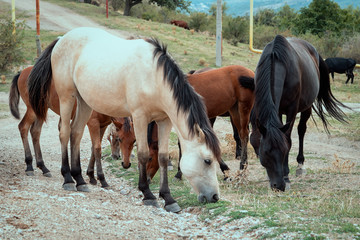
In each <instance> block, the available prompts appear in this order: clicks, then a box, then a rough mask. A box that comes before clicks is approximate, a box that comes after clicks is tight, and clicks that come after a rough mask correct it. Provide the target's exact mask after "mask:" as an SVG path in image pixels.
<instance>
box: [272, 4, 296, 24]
mask: <svg viewBox="0 0 360 240" xmlns="http://www.w3.org/2000/svg"><path fill="white" fill-rule="evenodd" d="M296 16H297V13H296V12H295V10H294V9H293V8H291V7H290V6H289V5H288V4H285V5H284V6H283V7H282V8H281V9H280V10H279V12H278V13H277V14H276V22H277V24H278V27H279V28H280V30H281V31H284V30H288V29H292V27H293V26H294V23H293V21H294V19H296Z"/></svg>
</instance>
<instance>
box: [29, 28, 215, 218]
mask: <svg viewBox="0 0 360 240" xmlns="http://www.w3.org/2000/svg"><path fill="white" fill-rule="evenodd" d="M51 84H54V85H55V88H56V91H57V93H58V95H59V99H60V116H61V128H60V142H61V149H62V167H61V173H62V175H63V176H64V185H63V187H64V189H66V190H76V189H77V190H78V191H88V188H87V186H86V183H85V181H84V179H83V177H82V175H81V166H80V140H81V137H82V135H83V131H84V127H85V125H86V122H87V120H88V119H89V116H90V114H91V111H92V109H94V110H95V111H98V112H100V113H103V114H106V115H109V116H113V117H127V116H132V118H133V123H134V129H135V136H136V141H137V148H138V160H139V163H140V164H139V172H140V175H139V185H138V187H139V189H140V190H141V191H142V192H143V194H144V199H143V201H144V204H146V205H155V206H156V205H157V201H156V198H155V196H154V195H153V194H152V192H151V191H150V189H149V185H148V182H147V177H146V163H147V161H148V160H149V149H148V145H147V126H148V123H149V122H151V121H156V122H157V124H158V129H159V163H160V170H161V172H160V174H161V175H160V176H161V180H160V193H159V195H160V197H162V198H164V200H165V208H166V209H167V210H168V211H172V212H178V211H180V207H179V206H178V204H177V203H176V201H175V200H174V199H173V198H172V196H171V195H170V189H169V187H168V177H167V165H168V160H169V154H168V145H169V134H170V131H171V128H172V125H173V126H174V128H175V130H176V132H177V134H178V137H179V139H180V142H181V147H182V152H183V155H182V160H181V170H182V172H183V174H184V176H185V177H186V178H187V179H188V180H189V182H190V184H191V185H192V187H193V188H194V190H195V192H196V193H198V200H199V201H201V202H206V201H207V202H216V201H217V200H218V199H219V186H218V181H217V177H216V164H217V163H218V162H219V161H220V147H219V141H218V139H217V137H216V135H215V133H214V131H213V130H212V128H211V126H210V124H209V121H208V118H207V115H206V109H205V106H204V104H203V101H202V99H201V97H200V96H199V95H198V94H197V93H196V92H195V91H194V89H193V88H192V87H191V86H190V85H189V83H188V82H187V80H186V76H185V75H184V74H183V72H182V71H181V70H180V68H179V66H178V65H177V64H176V63H175V61H174V60H173V59H172V57H171V56H170V55H169V54H168V52H167V50H166V46H164V45H163V44H161V43H160V42H159V41H158V40H156V39H147V40H144V39H138V40H124V39H121V38H118V37H115V36H113V35H111V34H109V33H107V32H106V31H103V30H99V29H93V28H78V29H74V30H72V31H70V32H68V33H67V34H65V35H64V36H63V37H62V38H60V39H58V40H55V41H54V42H53V43H52V44H50V45H49V46H48V47H47V49H45V51H44V52H43V54H42V55H41V56H40V58H39V59H38V61H37V62H36V64H35V66H34V68H33V70H32V72H31V74H30V76H29V84H28V88H29V95H30V102H31V105H32V107H33V108H34V111H35V113H36V114H37V115H38V117H39V118H42V119H44V118H45V117H46V110H47V102H46V97H47V91H48V89H49V86H50V85H51ZM76 100H77V104H78V105H77V106H78V107H77V111H76V116H75V118H74V120H73V121H72V122H71V124H70V117H71V111H72V108H73V106H74V104H75V101H76ZM69 139H70V146H71V167H70V166H69V161H68V153H67V144H68V142H69ZM73 179H74V180H75V181H76V188H75V186H74V181H73Z"/></svg>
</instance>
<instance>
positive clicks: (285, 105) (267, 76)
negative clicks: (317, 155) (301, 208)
mask: <svg viewBox="0 0 360 240" xmlns="http://www.w3.org/2000/svg"><path fill="white" fill-rule="evenodd" d="M339 106H341V107H345V106H344V105H343V104H342V103H340V102H339V101H338V100H336V99H335V97H334V96H333V94H332V93H331V89H330V80H329V73H328V70H327V66H326V64H325V62H324V60H323V59H322V57H321V56H320V55H319V53H317V52H316V50H315V48H314V47H313V46H312V45H311V44H310V43H308V42H306V41H303V40H300V39H297V38H289V39H286V38H284V37H283V36H280V35H278V36H276V37H275V39H274V40H273V41H272V42H270V43H269V44H268V45H267V46H266V47H265V49H264V51H263V53H262V55H261V57H260V60H259V62H258V65H257V67H256V71H255V104H254V109H253V115H252V116H251V121H252V126H255V128H256V129H255V133H256V132H257V133H256V134H258V136H260V138H255V139H254V140H256V139H257V145H258V150H257V151H256V152H257V153H258V154H259V157H260V162H261V164H262V165H263V166H264V167H265V168H266V171H267V174H268V176H269V179H270V186H271V188H272V189H278V190H281V191H284V190H285V187H286V183H290V180H289V176H288V174H289V166H288V158H289V151H290V148H291V131H292V128H293V126H294V122H295V118H296V115H297V113H301V116H300V122H299V125H298V134H299V153H298V156H297V162H298V164H299V166H298V168H300V169H301V167H302V166H303V164H304V155H303V142H304V135H305V131H306V122H307V120H308V119H309V117H310V116H311V110H312V108H313V109H314V111H315V112H316V114H317V115H318V116H319V117H320V119H321V120H322V122H323V125H324V128H325V130H326V131H327V132H328V128H327V125H328V121H327V119H326V118H325V117H326V115H327V114H329V115H330V116H332V117H334V118H335V119H337V120H339V121H342V122H346V120H345V117H346V116H345V114H344V113H343V112H342V110H341V109H340V107H339ZM325 110H326V111H327V113H325V112H324V111H325ZM282 115H285V116H286V123H285V124H283V122H282ZM253 132H254V131H253ZM251 142H252V143H253V144H254V142H255V145H256V141H254V142H253V141H251Z"/></svg>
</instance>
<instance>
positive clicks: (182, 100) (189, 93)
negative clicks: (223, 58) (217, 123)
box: [146, 38, 220, 161]
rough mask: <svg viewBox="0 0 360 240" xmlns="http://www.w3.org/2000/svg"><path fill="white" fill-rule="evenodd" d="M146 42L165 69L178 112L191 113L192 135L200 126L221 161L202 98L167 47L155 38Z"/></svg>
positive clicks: (189, 119)
mask: <svg viewBox="0 0 360 240" xmlns="http://www.w3.org/2000/svg"><path fill="white" fill-rule="evenodd" d="M146 41H147V42H149V43H150V44H152V45H153V46H154V59H155V58H156V57H158V60H157V66H158V68H160V67H163V69H164V79H165V81H167V82H168V83H169V85H170V87H171V89H172V91H173V97H174V99H175V101H176V104H177V111H178V112H179V111H183V112H185V113H189V114H188V119H187V125H188V127H189V131H190V134H191V135H195V134H196V131H197V130H196V125H198V126H199V127H200V129H201V130H202V131H203V132H204V135H205V141H206V145H207V146H208V147H209V148H210V149H211V150H212V151H213V153H214V155H215V156H216V158H217V160H218V161H220V147H219V140H218V138H217V137H216V135H215V132H214V130H213V129H212V127H211V125H210V122H209V119H208V117H207V113H206V108H205V104H204V103H203V101H202V99H201V97H200V96H199V95H198V94H197V93H196V92H195V90H194V89H193V88H192V87H191V85H190V84H189V82H188V81H187V79H186V76H185V75H184V73H183V72H182V71H181V69H180V68H179V66H178V65H177V64H176V62H175V61H174V59H173V58H172V57H171V56H170V55H169V54H168V52H167V47H166V45H164V44H163V43H161V42H159V40H157V39H155V38H150V39H147V40H146Z"/></svg>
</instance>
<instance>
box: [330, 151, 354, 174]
mask: <svg viewBox="0 0 360 240" xmlns="http://www.w3.org/2000/svg"><path fill="white" fill-rule="evenodd" d="M334 157H335V161H333V162H332V163H331V166H330V167H329V169H328V170H329V171H330V172H334V173H351V172H352V169H353V168H354V167H355V163H353V162H351V161H350V160H341V159H340V158H339V157H338V156H337V155H336V154H334Z"/></svg>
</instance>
